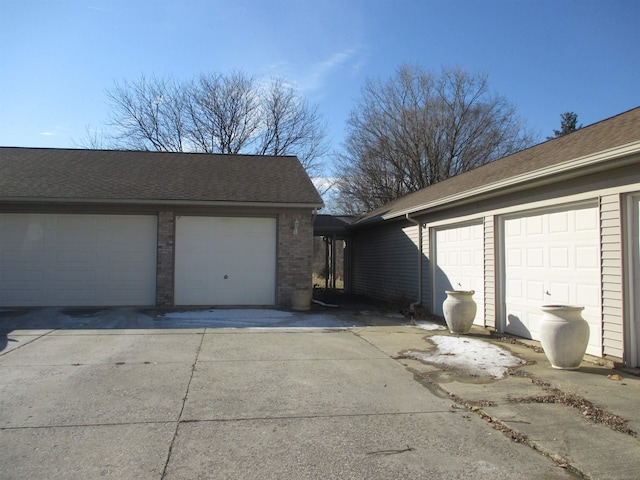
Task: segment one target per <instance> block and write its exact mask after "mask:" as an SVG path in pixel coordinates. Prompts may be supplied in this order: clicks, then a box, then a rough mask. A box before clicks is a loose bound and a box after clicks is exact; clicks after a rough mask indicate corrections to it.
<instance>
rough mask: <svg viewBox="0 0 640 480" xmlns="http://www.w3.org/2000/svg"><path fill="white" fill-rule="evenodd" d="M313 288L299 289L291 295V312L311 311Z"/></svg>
mask: <svg viewBox="0 0 640 480" xmlns="http://www.w3.org/2000/svg"><path fill="white" fill-rule="evenodd" d="M312 296H313V289H312V288H297V289H295V290H294V291H293V294H292V295H291V310H296V311H299V312H304V311H306V310H310V309H311V298H312Z"/></svg>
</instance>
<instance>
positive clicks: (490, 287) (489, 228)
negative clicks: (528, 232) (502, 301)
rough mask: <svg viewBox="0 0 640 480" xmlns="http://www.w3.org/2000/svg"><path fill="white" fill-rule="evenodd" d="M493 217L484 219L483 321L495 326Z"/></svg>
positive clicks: (489, 325)
mask: <svg viewBox="0 0 640 480" xmlns="http://www.w3.org/2000/svg"><path fill="white" fill-rule="evenodd" d="M495 221H496V219H495V217H485V219H484V322H485V326H487V327H489V328H496V246H495V231H496V229H495Z"/></svg>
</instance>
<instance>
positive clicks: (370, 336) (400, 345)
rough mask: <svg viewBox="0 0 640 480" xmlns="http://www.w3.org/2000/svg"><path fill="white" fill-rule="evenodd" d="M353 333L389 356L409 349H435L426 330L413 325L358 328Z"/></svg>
mask: <svg viewBox="0 0 640 480" xmlns="http://www.w3.org/2000/svg"><path fill="white" fill-rule="evenodd" d="M354 333H355V334H357V335H358V336H359V337H360V338H362V339H363V340H365V341H366V342H368V343H370V344H371V345H373V346H375V347H376V348H377V349H379V350H380V351H382V352H384V353H385V354H386V355H388V356H390V357H395V356H397V355H399V354H401V353H403V352H406V351H409V350H412V351H431V350H435V346H434V345H433V344H432V343H431V342H429V341H428V339H429V336H430V335H429V334H428V332H426V331H424V330H420V329H418V328H415V327H410V326H405V327H403V326H398V327H370V328H358V329H354Z"/></svg>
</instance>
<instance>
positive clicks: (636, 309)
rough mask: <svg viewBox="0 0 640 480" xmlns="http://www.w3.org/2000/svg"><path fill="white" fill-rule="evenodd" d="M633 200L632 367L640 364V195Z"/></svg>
mask: <svg viewBox="0 0 640 480" xmlns="http://www.w3.org/2000/svg"><path fill="white" fill-rule="evenodd" d="M632 201H633V219H632V223H631V225H632V235H631V237H632V238H631V249H632V250H633V251H632V254H631V256H632V259H633V260H632V261H633V272H632V278H631V288H632V289H633V292H634V293H633V295H634V297H633V299H632V311H631V319H632V320H631V321H633V322H635V331H636V345H635V348H636V352H635V359H632V362H633V363H634V364H635V365H631V366H632V367H637V366H640V287H639V285H640V197H635V198H633V199H632Z"/></svg>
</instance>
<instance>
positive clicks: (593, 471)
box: [484, 403, 640, 480]
mask: <svg viewBox="0 0 640 480" xmlns="http://www.w3.org/2000/svg"><path fill="white" fill-rule="evenodd" d="M484 410H485V411H486V412H487V413H488V414H489V415H491V416H492V417H495V418H499V419H500V421H501V422H502V423H504V424H506V425H508V426H510V427H512V428H514V429H515V430H517V431H518V432H520V433H522V434H524V435H526V436H527V437H528V438H529V440H530V441H531V442H532V443H533V444H534V445H536V446H537V448H539V449H540V450H541V451H543V452H547V453H550V454H552V455H556V456H559V457H562V458H564V459H566V460H567V462H568V463H570V464H571V465H573V466H575V467H577V468H578V469H579V470H580V471H582V472H588V475H589V478H592V479H608V480H631V479H637V478H638V474H639V473H640V461H638V459H639V458H640V442H638V439H637V438H634V437H631V436H629V435H626V434H623V433H618V432H615V431H613V430H611V429H609V428H608V427H606V426H602V425H597V424H593V423H589V422H586V421H585V420H584V418H582V415H581V414H580V412H578V411H577V410H575V409H573V408H571V407H569V406H564V405H557V404H535V403H527V404H503V405H497V406H495V407H487V408H485V409H484ZM541 419H544V421H541ZM550 425H553V428H550V427H549V426H550Z"/></svg>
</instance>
